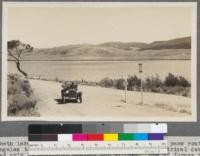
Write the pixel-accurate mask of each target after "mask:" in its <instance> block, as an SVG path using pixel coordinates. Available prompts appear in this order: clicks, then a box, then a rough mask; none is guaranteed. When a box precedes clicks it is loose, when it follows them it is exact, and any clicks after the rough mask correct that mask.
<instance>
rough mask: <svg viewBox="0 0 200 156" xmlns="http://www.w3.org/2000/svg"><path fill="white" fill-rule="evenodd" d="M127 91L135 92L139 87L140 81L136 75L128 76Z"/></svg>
mask: <svg viewBox="0 0 200 156" xmlns="http://www.w3.org/2000/svg"><path fill="white" fill-rule="evenodd" d="M127 81H128V86H127V89H128V90H137V89H135V88H138V87H140V83H141V79H139V78H138V77H137V76H136V75H134V76H129V77H128V79H127Z"/></svg>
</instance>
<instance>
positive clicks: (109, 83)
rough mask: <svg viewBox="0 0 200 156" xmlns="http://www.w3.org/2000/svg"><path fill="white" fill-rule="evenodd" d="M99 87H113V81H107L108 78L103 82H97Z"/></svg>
mask: <svg viewBox="0 0 200 156" xmlns="http://www.w3.org/2000/svg"><path fill="white" fill-rule="evenodd" d="M99 85H100V86H102V87H106V88H108V87H113V86H114V81H113V80H112V79H109V78H104V79H103V80H101V81H100V82H99Z"/></svg>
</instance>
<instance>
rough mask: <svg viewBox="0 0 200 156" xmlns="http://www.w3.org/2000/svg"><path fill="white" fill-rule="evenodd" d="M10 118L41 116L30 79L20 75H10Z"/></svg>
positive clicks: (8, 92) (8, 93)
mask: <svg viewBox="0 0 200 156" xmlns="http://www.w3.org/2000/svg"><path fill="white" fill-rule="evenodd" d="M7 96H8V116H40V115H39V113H38V112H37V109H36V103H37V99H36V97H35V96H34V94H33V90H32V89H31V86H30V83H29V81H28V79H26V78H24V77H23V76H20V75H18V74H9V75H8V91H7Z"/></svg>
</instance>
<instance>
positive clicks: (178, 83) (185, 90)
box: [99, 73, 191, 97]
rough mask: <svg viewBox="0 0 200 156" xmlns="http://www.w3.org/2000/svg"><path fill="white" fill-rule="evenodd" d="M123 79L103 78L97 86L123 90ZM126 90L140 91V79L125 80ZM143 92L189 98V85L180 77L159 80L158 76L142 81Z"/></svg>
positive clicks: (173, 76) (130, 78)
mask: <svg viewBox="0 0 200 156" xmlns="http://www.w3.org/2000/svg"><path fill="white" fill-rule="evenodd" d="M124 83H125V79H123V78H120V79H110V78H104V79H102V80H101V81H100V82H99V85H100V86H102V87H106V88H116V89H122V90H124V89H125V85H124ZM127 83H128V84H127V90H130V91H140V86H141V79H140V78H138V77H137V76H136V75H134V76H129V77H128V79H127ZM142 84H143V91H144V92H154V93H165V94H174V95H181V96H185V97H190V96H191V91H190V90H191V84H190V82H189V81H188V80H187V79H185V78H184V77H182V76H176V75H173V74H171V73H169V74H168V75H167V76H166V77H165V79H164V80H161V79H160V78H159V76H158V75H156V76H151V77H147V78H145V79H144V80H143V81H142Z"/></svg>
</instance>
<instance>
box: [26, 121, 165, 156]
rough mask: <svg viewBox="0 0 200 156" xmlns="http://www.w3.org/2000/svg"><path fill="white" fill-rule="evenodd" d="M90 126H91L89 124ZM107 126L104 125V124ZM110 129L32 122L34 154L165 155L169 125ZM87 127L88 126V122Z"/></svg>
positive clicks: (138, 125)
mask: <svg viewBox="0 0 200 156" xmlns="http://www.w3.org/2000/svg"><path fill="white" fill-rule="evenodd" d="M90 126H91V125H90ZM104 126H105V124H104ZM113 126H114V127H115V129H113V127H112V126H110V128H111V129H110V130H108V129H107V130H106V129H103V128H102V129H101V130H100V129H99V127H98V125H97V126H96V127H98V128H97V129H95V130H94V129H93V130H91V129H90V130H89V129H88V131H87V130H86V129H87V128H85V129H84V128H83V127H84V126H83V125H81V124H70V125H69V124H67V125H30V126H29V147H30V153H31V155H38V154H40V155H41V154H42V153H43V152H42V151H44V150H45V153H46V152H48V154H49V155H51V154H52V155H55V154H56V152H58V153H59V152H61V153H62V154H83V153H84V154H138V153H139V154H166V153H167V141H166V140H164V135H165V134H166V133H167V125H166V124H123V125H122V124H118V128H117V124H115V125H113ZM85 127H86V125H85Z"/></svg>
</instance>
